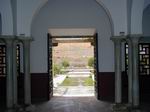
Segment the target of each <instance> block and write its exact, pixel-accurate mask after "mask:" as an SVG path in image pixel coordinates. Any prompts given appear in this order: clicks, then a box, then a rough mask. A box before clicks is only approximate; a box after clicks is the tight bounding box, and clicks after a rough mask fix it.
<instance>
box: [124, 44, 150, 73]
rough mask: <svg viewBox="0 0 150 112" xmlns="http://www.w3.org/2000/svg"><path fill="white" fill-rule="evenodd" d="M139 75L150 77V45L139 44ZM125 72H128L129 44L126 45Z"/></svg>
mask: <svg viewBox="0 0 150 112" xmlns="http://www.w3.org/2000/svg"><path fill="white" fill-rule="evenodd" d="M138 54H139V74H140V75H150V44H149V43H140V44H139V53H138ZM125 71H126V72H127V71H128V44H127V43H126V44H125Z"/></svg>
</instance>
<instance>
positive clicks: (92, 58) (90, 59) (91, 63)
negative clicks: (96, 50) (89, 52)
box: [88, 57, 94, 67]
mask: <svg viewBox="0 0 150 112" xmlns="http://www.w3.org/2000/svg"><path fill="white" fill-rule="evenodd" d="M88 66H89V67H94V57H91V58H89V60H88Z"/></svg>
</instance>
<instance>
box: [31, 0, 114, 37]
mask: <svg viewBox="0 0 150 112" xmlns="http://www.w3.org/2000/svg"><path fill="white" fill-rule="evenodd" d="M94 1H96V2H97V3H98V4H99V5H100V6H101V7H102V8H103V9H104V10H105V12H106V14H107V16H108V18H109V21H110V24H111V35H112V36H113V35H114V23H113V19H112V17H111V14H110V11H109V10H108V9H107V7H106V6H105V4H103V3H102V2H101V1H100V0H94ZM47 2H48V0H43V1H42V2H41V4H40V5H39V6H38V7H37V8H36V9H35V10H34V11H33V15H32V20H31V24H30V34H31V26H32V23H33V21H34V18H35V17H36V15H37V14H38V12H39V11H40V9H41V8H42V7H44V6H45V4H46V3H47Z"/></svg>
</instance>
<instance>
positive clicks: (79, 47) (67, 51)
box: [48, 33, 98, 98]
mask: <svg viewBox="0 0 150 112" xmlns="http://www.w3.org/2000/svg"><path fill="white" fill-rule="evenodd" d="M97 54H98V53H97V34H96V33H93V35H83V34H82V35H77V36H76V35H72V36H71V35H66V36H64V35H63V36H54V35H52V34H48V69H49V70H48V71H49V82H50V83H49V93H50V98H51V97H52V96H63V97H79V96H81V97H84V96H85V97H87V96H96V97H97V96H98V93H97V92H98V90H97V89H98V86H97V85H98V84H97V83H98V82H97V69H98V60H97V57H98V56H97Z"/></svg>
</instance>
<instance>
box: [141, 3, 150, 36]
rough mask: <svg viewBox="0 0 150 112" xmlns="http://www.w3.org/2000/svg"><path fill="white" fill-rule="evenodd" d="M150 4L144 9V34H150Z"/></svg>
mask: <svg viewBox="0 0 150 112" xmlns="http://www.w3.org/2000/svg"><path fill="white" fill-rule="evenodd" d="M149 20H150V4H149V5H148V6H147V7H146V8H145V9H144V11H143V18H142V30H143V35H144V36H150V21H149Z"/></svg>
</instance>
